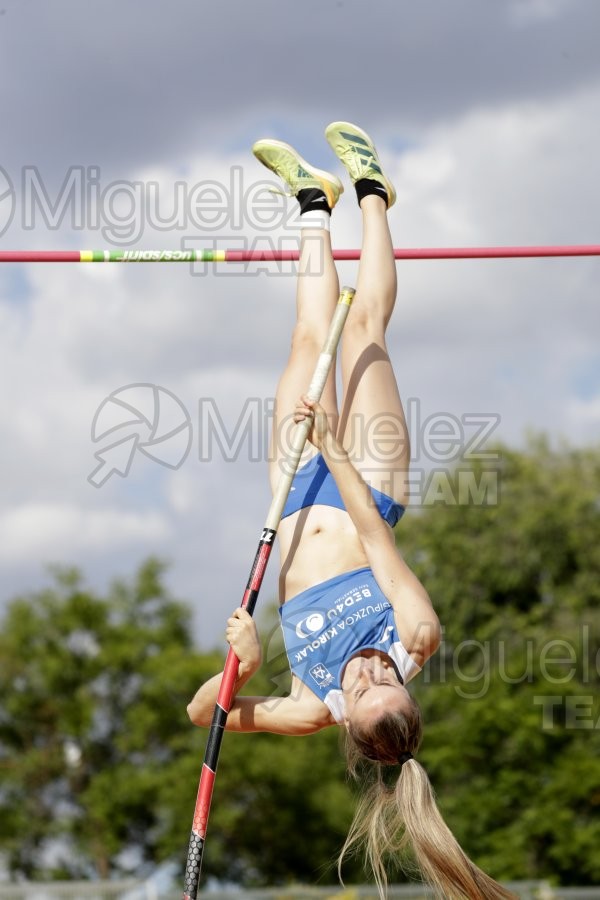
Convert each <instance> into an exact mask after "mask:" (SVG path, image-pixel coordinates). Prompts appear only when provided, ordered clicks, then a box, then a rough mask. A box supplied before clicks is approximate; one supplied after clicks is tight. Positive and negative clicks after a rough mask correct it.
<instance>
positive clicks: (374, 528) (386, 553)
mask: <svg viewBox="0 0 600 900" xmlns="http://www.w3.org/2000/svg"><path fill="white" fill-rule="evenodd" d="M309 414H312V415H313V426H312V428H311V431H310V433H309V439H310V440H311V442H312V443H313V444H314V445H315V446H316V447H317V448H318V449H319V450H320V451H321V453H322V455H323V458H324V460H325V462H326V463H327V467H328V469H329V471H330V472H331V474H332V475H333V477H334V479H335V482H336V484H337V487H338V489H339V492H340V495H341V497H342V500H343V502H344V506H345V507H346V510H347V512H348V514H349V515H350V518H351V519H352V522H353V524H354V527H355V528H356V530H357V532H358V536H359V538H360V541H361V543H362V545H363V548H364V551H365V553H366V556H367V560H368V562H369V566H370V567H371V569H372V570H373V574H374V576H375V579H376V581H377V583H378V584H379V587H380V588H381V590H382V591H383V593H384V594H385V596H386V597H387V598H388V600H389V601H390V603H391V604H392V607H393V609H394V616H395V619H396V623H397V626H398V631H399V633H400V636H401V637H402V643H403V644H404V646H405V647H406V649H407V650H408V652H409V653H412V654H414V655H415V656H417V657H418V658H419V662H420V664H421V665H422V664H423V662H425V660H427V659H428V658H429V657H430V656H431V655H432V653H435V651H436V650H437V648H438V646H439V643H440V623H439V619H438V617H437V615H436V613H435V610H434V609H433V606H432V604H431V600H430V598H429V594H428V593H427V591H426V590H425V588H424V587H423V585H422V584H421V582H420V581H419V579H418V578H417V576H416V575H415V574H414V572H412V570H411V569H410V568H409V566H408V565H407V564H406V563H405V561H404V560H403V559H402V557H401V555H400V553H399V552H398V548H397V547H396V542H395V539H394V533H393V531H392V529H391V528H390V526H389V525H388V524H387V522H385V521H384V520H383V519H382V518H381V515H380V514H379V510H378V509H377V507H376V506H375V504H374V502H373V495H372V494H371V489H370V488H369V486H368V484H367V483H366V481H365V480H364V479H363V477H362V475H361V474H360V472H358V470H357V469H355V467H354V466H353V465H352V462H351V460H350V458H349V456H348V454H347V453H346V451H345V450H344V448H343V447H342V445H341V444H340V442H339V441H338V440H337V438H336V437H335V435H334V434H333V433H332V431H331V430H330V428H329V425H328V423H327V416H326V414H325V412H324V410H323V409H322V407H321V406H319V404H315V403H312V402H311V401H309V400H308V399H307V398H302V400H301V401H300V402H299V403H298V404H297V406H296V414H295V420H296V421H302V418H304V417H305V416H306V415H309Z"/></svg>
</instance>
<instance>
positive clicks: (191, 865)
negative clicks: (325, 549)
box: [183, 287, 354, 900]
mask: <svg viewBox="0 0 600 900" xmlns="http://www.w3.org/2000/svg"><path fill="white" fill-rule="evenodd" d="M353 299H354V289H353V288H349V287H345V288H342V292H341V294H340V297H339V300H338V303H337V306H336V309H335V312H334V314H333V318H332V320H331V325H330V326H329V333H328V335H327V339H326V341H325V344H324V346H323V349H322V351H321V354H320V356H319V359H318V361H317V365H316V367H315V370H314V372H313V377H312V380H311V382H310V385H309V388H308V391H307V394H308V396H309V397H310V398H311V399H312V400H319V399H320V398H321V394H322V393H323V388H324V387H325V382H326V381H327V376H328V374H329V371H330V369H331V365H332V363H333V360H334V358H335V353H336V349H337V345H338V343H339V340H340V335H341V333H342V329H343V327H344V323H345V322H346V317H347V315H348V311H349V309H350V305H351V303H352V300H353ZM311 424H312V423H311V420H310V419H304V421H302V422H299V423H298V424H297V425H296V427H295V428H294V431H293V434H292V447H291V450H290V451H289V453H288V455H287V458H286V461H285V465H284V466H283V471H282V473H281V475H280V478H279V484H278V485H277V489H276V491H275V494H274V496H273V500H272V502H271V506H270V507H269V512H268V514H267V518H266V521H265V525H264V528H263V530H262V534H261V536H260V541H259V543H258V549H257V551H256V556H255V557H254V562H253V564H252V568H251V570H250V577H249V578H248V584H247V586H246V590H245V592H244V596H243V598H242V603H241V605H242V606H243V607H244V609H246V611H247V612H248V613H250V615H252V613H253V612H254V607H255V605H256V600H257V598H258V592H259V590H260V587H261V584H262V581H263V576H264V573H265V569H266V567H267V562H268V561H269V556H270V555H271V550H272V548H273V542H274V540H275V536H276V534H277V529H278V528H279V522H280V521H281V515H282V513H283V508H284V506H285V501H286V499H287V496H288V494H289V492H290V487H291V485H292V481H293V478H294V475H295V473H296V470H297V468H298V463H299V461H300V457H301V455H302V450H303V449H304V444H305V443H306V438H307V436H308V432H309V431H310V428H311ZM238 668H239V660H238V658H237V656H236V655H235V653H234V652H233V650H232V649H231V648H229V652H228V654H227V659H226V661H225V668H224V670H223V677H222V679H221V686H220V688H219V694H218V696H217V703H216V706H215V711H214V713H213V718H212V723H211V726H210V731H209V733H208V741H207V744H206V751H205V754H204V763H203V766H202V773H201V775H200V785H199V788H198V796H197V798H196V807H195V809H194V818H193V823H192V833H191V835H190V843H189V847H188V857H187V863H186V867H185V889H184V893H183V898H184V900H195V897H196V896H197V893H198V882H199V880H200V869H201V866H202V854H203V852H204V842H205V838H206V827H207V824H208V814H209V812H210V804H211V800H212V792H213V786H214V782H215V776H216V772H217V763H218V760H219V752H220V750H221V741H222V739H223V732H224V730H225V725H226V723H227V716H228V714H229V710H230V709H231V704H232V702H233V689H234V685H235V682H236V678H237V674H238Z"/></svg>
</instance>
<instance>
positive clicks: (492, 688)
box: [0, 440, 600, 885]
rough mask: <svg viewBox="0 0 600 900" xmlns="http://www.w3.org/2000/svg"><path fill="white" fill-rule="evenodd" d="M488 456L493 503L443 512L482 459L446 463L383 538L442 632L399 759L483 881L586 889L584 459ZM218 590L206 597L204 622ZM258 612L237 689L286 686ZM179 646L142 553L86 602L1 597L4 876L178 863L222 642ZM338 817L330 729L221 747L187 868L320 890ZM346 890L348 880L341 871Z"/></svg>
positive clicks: (348, 793)
mask: <svg viewBox="0 0 600 900" xmlns="http://www.w3.org/2000/svg"><path fill="white" fill-rule="evenodd" d="M498 453H499V459H498V461H497V463H490V462H488V463H485V466H486V468H487V470H492V471H493V470H494V468H497V471H498V473H499V479H500V491H499V501H498V502H497V503H491V502H490V503H487V504H486V503H480V504H479V505H478V504H476V503H473V502H470V503H468V504H467V503H460V502H457V503H452V502H451V500H452V498H456V499H457V500H460V499H461V475H460V472H461V471H463V472H464V471H465V470H468V471H470V472H471V474H472V475H473V476H474V478H475V481H477V479H478V478H480V476H481V473H482V471H483V468H484V466H483V464H481V463H478V462H468V461H463V462H462V463H461V464H460V465H459V466H458V468H457V470H456V471H455V472H454V473H453V474H452V475H451V476H450V478H449V481H448V483H447V487H448V490H446V491H445V492H442V493H441V494H440V496H442V495H443V497H444V499H443V500H442V501H440V502H439V503H438V504H436V505H435V506H433V507H431V508H423V509H420V510H414V511H411V512H409V513H408V514H407V516H406V517H405V519H404V520H403V521H402V522H401V523H400V525H399V527H398V530H397V537H398V541H399V545H400V547H401V550H402V552H403V553H404V555H405V556H406V557H407V559H408V561H409V563H410V564H411V565H412V566H413V567H414V568H415V570H416V571H417V573H418V574H419V576H420V577H421V578H422V580H423V582H424V584H425V585H426V586H427V588H428V590H429V592H430V594H431V596H432V599H433V601H434V604H435V606H436V608H437V609H438V611H439V614H440V618H441V620H442V623H443V624H444V629H445V630H444V639H443V643H442V646H441V648H440V652H439V653H438V654H437V655H436V656H435V657H433V658H432V660H431V661H430V662H429V663H428V665H427V667H426V670H425V672H424V673H423V675H422V676H421V677H420V678H419V679H417V680H416V681H415V682H414V691H415V693H416V695H417V697H418V699H419V701H420V703H421V705H422V707H423V710H424V716H425V721H426V728H425V739H424V743H423V747H422V750H421V751H420V753H419V757H420V759H421V761H422V762H423V764H424V765H425V767H426V769H427V770H428V772H429V774H430V777H431V779H432V781H433V783H434V786H435V788H436V790H437V792H438V798H439V803H440V806H441V808H442V811H443V812H444V814H445V816H446V818H447V820H448V822H449V824H450V826H451V827H452V828H453V830H454V831H455V833H456V835H457V837H458V839H459V840H460V841H461V843H462V844H463V846H464V847H465V850H466V851H467V852H468V853H469V854H470V855H471V856H472V857H473V858H474V859H475V860H476V861H477V862H478V863H479V864H480V865H482V866H483V867H484V868H486V869H487V870H488V871H490V872H491V873H492V874H493V875H495V876H496V877H499V878H515V879H522V878H550V879H553V880H555V881H558V882H561V883H563V884H568V883H569V884H592V883H598V882H600V851H599V849H598V848H599V847H600V816H598V812H599V807H600V753H599V750H600V746H599V744H600V723H599V721H598V720H599V717H600V710H599V709H598V693H599V692H598V656H597V654H598V648H599V646H600V633H599V632H600V622H599V617H598V607H599V600H600V451H598V450H578V451H575V450H569V449H562V450H560V451H554V450H551V449H550V448H549V446H548V445H547V444H546V443H545V442H544V441H542V440H537V441H535V442H532V444H531V446H530V447H529V448H528V449H527V450H526V451H524V452H521V451H515V450H510V449H508V448H505V447H501V448H498ZM462 483H464V479H463V482H462ZM490 496H491V494H490ZM232 596H233V599H232V601H231V602H227V601H226V600H221V601H220V603H221V607H222V609H223V624H225V619H226V617H227V614H228V612H229V611H230V609H232V608H233V607H235V606H236V605H237V602H238V594H237V592H235V594H234V595H232ZM276 619H277V613H276V612H274V611H273V610H265V611H264V613H263V612H261V611H260V609H259V622H261V623H262V624H261V627H260V631H261V634H262V635H263V640H264V643H265V654H264V655H265V664H264V666H263V668H262V670H261V672H259V673H258V674H257V675H256V676H255V677H254V678H253V680H252V681H251V682H250V683H249V684H248V685H247V687H246V691H247V692H248V693H250V694H269V695H270V694H278V693H282V692H284V691H285V690H286V688H287V685H288V679H289V676H288V675H287V674H286V671H287V664H286V661H285V657H284V655H283V652H282V646H281V639H280V636H279V633H278V631H277V622H276ZM190 633H191V628H190V611H189V609H187V608H186V607H185V606H184V605H182V604H181V603H179V602H176V601H175V600H174V599H173V598H171V597H170V596H169V594H168V592H167V591H166V590H165V587H164V584H163V566H162V565H161V564H160V563H159V562H157V561H156V560H149V561H148V562H147V563H145V564H144V565H143V566H142V567H141V568H140V570H139V572H138V573H137V574H136V575H135V576H134V577H133V579H132V580H131V582H117V583H115V584H113V585H112V586H111V588H110V589H109V590H108V592H107V594H106V596H102V597H101V596H98V595H97V594H95V593H94V592H92V591H90V590H89V589H87V588H85V586H84V584H83V579H82V577H81V575H80V574H79V573H77V572H76V571H74V570H67V569H61V570H57V572H56V573H55V582H54V584H53V586H52V587H50V588H48V589H47V590H44V591H40V592H38V593H35V594H32V595H29V596H24V597H21V598H18V599H17V600H15V601H14V602H13V603H12V604H11V605H10V607H9V608H8V610H7V612H6V615H5V617H4V621H3V622H2V626H1V631H0V697H1V698H2V704H1V707H0V852H2V853H4V855H5V856H6V858H7V860H8V862H9V866H10V869H11V871H12V872H13V873H14V875H15V876H16V875H19V876H23V875H25V876H28V877H35V876H38V877H39V876H44V877H48V876H55V877H58V876H63V877H81V876H84V877H85V876H96V875H103V876H104V875H108V874H113V873H117V872H119V871H124V870H128V871H132V870H133V871H136V872H138V873H142V872H143V871H144V869H145V867H149V866H153V865H155V864H157V863H159V862H161V861H163V860H169V861H175V862H177V863H178V864H179V865H180V866H181V867H182V868H183V864H184V861H185V854H186V850H187V842H188V837H189V830H190V826H191V820H192V813H193V806H194V800H195V797H196V790H197V786H198V778H199V774H200V768H201V763H202V757H203V753H204V746H205V742H206V737H207V732H206V731H205V730H202V729H194V728H193V727H192V726H191V725H190V723H189V721H188V719H187V715H186V712H185V707H186V705H187V702H188V701H189V699H190V697H191V696H192V695H193V693H194V691H195V690H196V688H197V687H198V685H199V684H200V683H201V682H202V681H204V680H205V679H208V678H209V677H211V676H212V675H213V674H214V673H215V672H216V671H218V670H219V669H220V668H221V667H222V664H223V660H224V656H225V649H226V646H225V642H224V641H223V643H222V644H221V646H220V648H219V649H218V650H215V651H214V652H209V653H199V652H198V651H197V650H196V649H194V646H193V644H192V640H191V637H190ZM559 641H560V642H562V643H558V642H559ZM352 810H353V794H352V790H351V789H349V787H348V785H347V784H346V779H345V773H344V766H343V760H342V757H341V754H340V751H339V735H338V733H337V730H336V729H328V730H326V731H324V732H321V733H319V734H317V735H312V736H309V737H298V738H286V737H279V736H274V735H262V734H251V735H234V734H228V735H226V736H225V739H224V742H223V749H222V753H221V759H220V763H219V773H218V777H217V781H216V786H215V794H214V799H213V808H212V811H211V817H210V822H209V830H208V840H207V845H206V851H205V855H204V864H203V871H204V876H205V877H209V876H211V875H212V876H216V877H218V878H220V879H232V880H236V881H240V882H242V883H245V884H248V885H250V884H252V885H264V884H280V883H286V882H289V881H303V882H315V881H318V880H320V881H321V882H322V883H332V882H334V881H335V880H336V873H335V869H334V867H333V866H332V865H331V863H332V860H333V859H334V858H335V855H336V853H337V851H338V850H339V847H340V845H341V842H342V840H343V837H344V835H345V833H346V831H347V828H348V826H349V823H350V819H351V815H352ZM49 848H51V849H52V850H53V853H52V855H49V854H48V852H47V851H48V849H49ZM352 865H354V868H352ZM347 878H348V880H349V881H351V880H362V873H361V870H360V864H359V863H358V862H356V863H354V864H351V866H350V867H349V868H348V870H347Z"/></svg>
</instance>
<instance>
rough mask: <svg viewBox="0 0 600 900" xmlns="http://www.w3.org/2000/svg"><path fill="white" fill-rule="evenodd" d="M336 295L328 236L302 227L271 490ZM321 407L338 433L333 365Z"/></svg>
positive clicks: (277, 406)
mask: <svg viewBox="0 0 600 900" xmlns="http://www.w3.org/2000/svg"><path fill="white" fill-rule="evenodd" d="M338 295H339V283H338V276H337V271H336V268H335V264H334V262H333V257H332V255H331V240H330V237H329V231H327V230H325V229H312V228H310V229H308V228H303V229H302V231H301V237H300V260H299V264H298V284H297V289H296V324H295V327H294V331H293V334H292V345H291V350H290V355H289V357H288V361H287V364H286V367H285V369H284V371H283V374H282V376H281V379H280V381H279V384H278V386H277V394H276V398H275V415H274V418H273V433H272V440H271V452H270V455H269V459H270V470H269V472H270V479H271V487H272V489H273V490H275V487H276V486H277V483H278V480H279V476H280V474H281V465H280V464H281V461H282V459H284V458H285V456H286V454H287V452H288V450H289V446H290V439H291V434H292V429H293V427H294V425H293V418H292V417H293V412H294V406H295V404H296V401H297V399H298V397H299V396H300V395H301V394H303V393H305V392H306V390H307V389H308V386H309V384H310V381H311V378H312V375H313V372H314V369H315V365H316V363H317V359H318V357H319V353H320V352H321V350H322V348H323V343H324V341H325V338H326V337H327V332H328V329H329V324H330V322H331V318H332V316H333V313H334V310H335V306H336V303H337V300H338ZM321 405H322V406H323V408H324V409H325V410H326V411H327V413H328V415H329V416H330V421H331V423H332V428H333V429H335V428H337V421H338V410H337V400H336V388H335V365H333V366H332V368H331V371H330V373H329V376H328V378H327V381H326V384H325V388H324V390H323V395H322V398H321Z"/></svg>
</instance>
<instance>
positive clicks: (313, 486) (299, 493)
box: [281, 453, 404, 528]
mask: <svg viewBox="0 0 600 900" xmlns="http://www.w3.org/2000/svg"><path fill="white" fill-rule="evenodd" d="M371 493H372V494H373V499H374V500H375V504H376V506H377V509H378V510H379V513H380V515H381V518H382V519H385V521H386V522H387V523H388V525H391V527H392V528H393V527H394V525H395V524H396V523H397V522H398V521H399V520H400V518H401V517H402V515H403V514H404V507H403V506H402V504H400V503H396V501H395V500H394V498H393V497H389V496H388V495H387V494H384V493H382V492H381V491H378V490H377V488H373V487H372V488H371ZM317 505H321V506H334V507H336V508H337V509H343V510H345V509H346V507H345V506H344V501H343V500H342V498H341V495H340V492H339V490H338V486H337V484H336V483H335V479H334V477H333V475H332V474H331V472H330V471H329V469H328V468H327V463H326V462H325V460H324V459H323V457H322V456H321V454H320V453H317V455H316V456H313V457H312V459H309V461H308V462H307V463H305V464H304V465H303V466H301V468H299V469H298V471H297V472H296V474H295V476H294V480H293V481H292V486H291V488H290V493H289V494H288V498H287V500H286V504H285V506H284V508H283V513H282V516H281V518H282V519H285V518H286V516H291V515H292V514H293V513H295V512H298V511H299V510H300V509H304V508H305V507H307V506H317Z"/></svg>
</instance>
